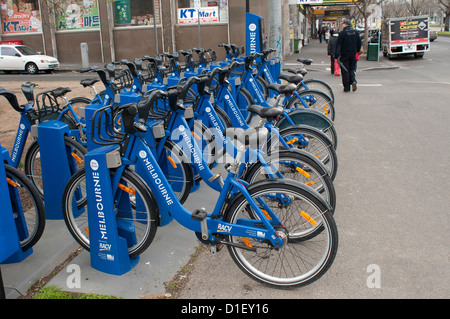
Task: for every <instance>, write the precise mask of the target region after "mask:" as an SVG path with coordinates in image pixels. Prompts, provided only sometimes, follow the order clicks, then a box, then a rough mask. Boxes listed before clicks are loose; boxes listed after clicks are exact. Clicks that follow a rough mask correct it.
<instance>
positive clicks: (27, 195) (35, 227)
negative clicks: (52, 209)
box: [5, 164, 45, 251]
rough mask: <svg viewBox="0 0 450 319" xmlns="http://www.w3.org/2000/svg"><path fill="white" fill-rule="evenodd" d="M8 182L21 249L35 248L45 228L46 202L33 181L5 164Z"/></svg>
mask: <svg viewBox="0 0 450 319" xmlns="http://www.w3.org/2000/svg"><path fill="white" fill-rule="evenodd" d="M5 172H6V180H7V183H8V190H9V198H10V199H11V206H12V210H13V215H14V219H15V222H16V225H17V227H18V229H17V232H18V235H19V240H20V247H22V250H23V251H26V250H28V249H29V248H31V247H32V246H34V245H35V244H36V243H37V242H38V240H39V239H40V238H41V236H42V233H43V232H44V228H45V208H44V202H43V201H42V198H41V196H40V194H39V192H38V191H37V189H36V188H35V187H34V185H33V184H32V183H31V181H30V180H29V179H28V178H27V177H26V176H25V175H24V174H23V173H22V172H21V171H19V170H18V169H16V168H14V167H11V166H9V165H7V164H5Z"/></svg>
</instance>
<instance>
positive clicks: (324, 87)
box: [297, 79, 334, 102]
mask: <svg viewBox="0 0 450 319" xmlns="http://www.w3.org/2000/svg"><path fill="white" fill-rule="evenodd" d="M303 83H304V84H305V86H307V87H308V89H313V90H318V91H322V92H323V93H325V94H326V95H328V96H329V97H330V98H331V99H332V100H333V102H334V92H333V89H332V88H331V86H330V85H328V83H327V82H325V81H322V80H318V79H307V80H303ZM303 90H307V89H306V88H305V87H304V86H303V85H300V86H299V88H298V90H297V92H298V91H303Z"/></svg>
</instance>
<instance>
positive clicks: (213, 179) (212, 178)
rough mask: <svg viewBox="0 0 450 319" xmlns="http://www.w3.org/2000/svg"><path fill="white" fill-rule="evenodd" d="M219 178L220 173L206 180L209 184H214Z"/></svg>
mask: <svg viewBox="0 0 450 319" xmlns="http://www.w3.org/2000/svg"><path fill="white" fill-rule="evenodd" d="M219 177H220V173H217V174H214V175H213V176H212V177H210V178H209V179H208V181H209V182H210V183H212V182H214V181H215V180H216V179H218V178H219Z"/></svg>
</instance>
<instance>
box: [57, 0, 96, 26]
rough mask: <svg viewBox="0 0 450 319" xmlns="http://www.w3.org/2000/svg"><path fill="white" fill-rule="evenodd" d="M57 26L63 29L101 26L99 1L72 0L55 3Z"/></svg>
mask: <svg viewBox="0 0 450 319" xmlns="http://www.w3.org/2000/svg"><path fill="white" fill-rule="evenodd" d="M55 14H56V28H57V30H59V31H63V30H83V29H96V28H98V27H99V26H100V19H99V14H98V6H97V1H95V0H71V1H61V2H58V3H55Z"/></svg>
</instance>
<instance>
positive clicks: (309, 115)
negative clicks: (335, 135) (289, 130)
mask: <svg viewBox="0 0 450 319" xmlns="http://www.w3.org/2000/svg"><path fill="white" fill-rule="evenodd" d="M288 115H289V118H290V119H291V120H292V121H293V122H294V123H295V124H304V125H309V126H312V127H316V128H318V129H319V130H325V129H327V128H328V127H330V126H333V125H334V123H333V121H332V120H331V119H330V118H328V117H327V116H325V115H324V114H322V113H320V112H319V111H317V110H312V109H296V110H294V111H292V112H289V113H288ZM290 125H291V124H290V123H289V121H288V120H287V118H284V117H282V118H281V119H280V120H279V121H277V122H276V123H275V126H277V127H279V128H280V129H282V128H285V127H287V126H290Z"/></svg>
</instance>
